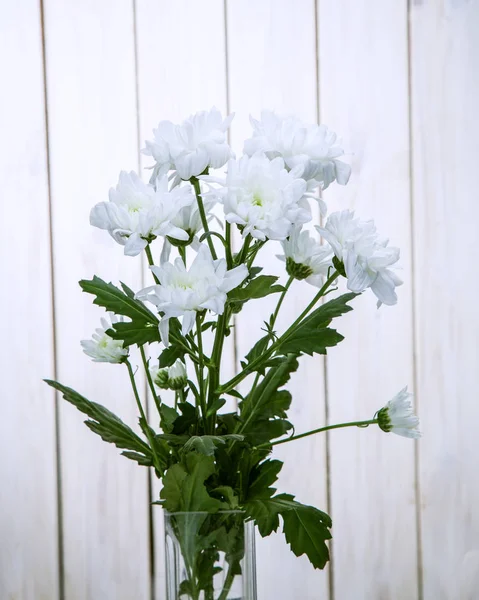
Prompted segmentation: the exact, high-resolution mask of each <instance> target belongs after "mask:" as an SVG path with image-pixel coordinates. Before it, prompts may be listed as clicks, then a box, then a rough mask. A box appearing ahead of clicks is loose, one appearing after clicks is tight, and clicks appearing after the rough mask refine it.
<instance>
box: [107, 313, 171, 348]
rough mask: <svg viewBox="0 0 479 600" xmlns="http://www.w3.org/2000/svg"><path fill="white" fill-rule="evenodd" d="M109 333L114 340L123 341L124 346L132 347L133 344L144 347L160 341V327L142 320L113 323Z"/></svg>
mask: <svg viewBox="0 0 479 600" xmlns="http://www.w3.org/2000/svg"><path fill="white" fill-rule="evenodd" d="M107 333H108V335H109V336H110V337H112V338H113V339H114V340H123V345H124V346H132V345H133V344H137V345H138V346H143V345H144V344H153V343H155V342H159V341H160V332H159V330H158V325H156V324H154V323H149V322H148V321H144V320H140V319H135V320H134V321H129V322H122V321H120V322H118V323H113V325H112V329H109V330H108V331H107Z"/></svg>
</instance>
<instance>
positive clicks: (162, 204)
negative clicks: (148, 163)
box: [90, 171, 194, 256]
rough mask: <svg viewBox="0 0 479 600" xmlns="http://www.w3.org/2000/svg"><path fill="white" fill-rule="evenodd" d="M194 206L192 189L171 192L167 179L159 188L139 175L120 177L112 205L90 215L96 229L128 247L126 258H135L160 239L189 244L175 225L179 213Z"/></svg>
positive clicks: (103, 205)
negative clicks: (164, 236)
mask: <svg viewBox="0 0 479 600" xmlns="http://www.w3.org/2000/svg"><path fill="white" fill-rule="evenodd" d="M193 202H194V196H193V194H192V192H191V188H190V187H189V186H188V187H187V186H183V187H175V188H173V189H172V190H171V191H170V192H169V191H168V181H167V178H166V176H165V177H163V178H161V179H158V180H157V181H156V185H155V186H154V185H151V184H146V183H143V181H141V179H140V178H139V177H138V175H137V174H136V173H134V172H133V171H132V172H131V173H125V172H124V171H122V172H121V173H120V179H119V182H118V185H117V186H116V188H115V189H113V188H112V189H111V190H110V201H109V202H100V203H99V204H97V205H96V206H94V207H93V209H92V211H91V213H90V223H91V224H92V225H93V226H94V227H99V228H100V229H106V230H107V231H108V232H109V233H110V235H111V236H112V237H113V239H114V240H115V241H116V242H118V243H119V244H121V245H123V246H125V254H126V255H128V256H136V255H137V254H139V253H140V252H141V251H142V250H143V249H144V248H145V247H146V246H147V244H148V242H149V241H151V240H152V239H154V238H155V237H156V236H158V235H168V236H169V237H171V238H174V239H177V240H188V237H189V236H188V233H186V232H185V231H184V230H183V229H181V228H180V227H177V226H176V225H174V224H173V222H172V221H173V219H174V218H175V217H176V216H177V215H178V213H179V211H180V210H181V209H182V208H184V207H187V206H190V205H191V204H192V203H193Z"/></svg>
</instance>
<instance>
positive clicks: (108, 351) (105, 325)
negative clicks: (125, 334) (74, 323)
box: [80, 315, 128, 364]
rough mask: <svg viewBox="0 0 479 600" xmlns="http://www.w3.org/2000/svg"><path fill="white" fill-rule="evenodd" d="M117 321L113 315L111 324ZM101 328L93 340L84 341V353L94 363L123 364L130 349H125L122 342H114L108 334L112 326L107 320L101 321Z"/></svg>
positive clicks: (96, 330) (93, 336)
mask: <svg viewBox="0 0 479 600" xmlns="http://www.w3.org/2000/svg"><path fill="white" fill-rule="evenodd" d="M115 321H116V319H115V317H114V316H113V315H111V322H112V323H114V322H115ZM101 325H102V326H101V328H98V329H95V333H94V334H93V335H92V339H91V340H82V341H81V342H80V343H81V345H82V348H83V352H84V353H85V354H86V355H87V356H89V357H90V358H92V359H93V362H108V363H114V364H115V363H121V362H124V361H125V359H126V358H127V357H128V349H127V348H124V347H123V341H122V340H114V339H113V338H112V337H110V336H109V335H108V334H107V333H106V332H107V331H108V329H111V324H110V323H109V322H108V321H107V320H106V319H103V318H102V319H101Z"/></svg>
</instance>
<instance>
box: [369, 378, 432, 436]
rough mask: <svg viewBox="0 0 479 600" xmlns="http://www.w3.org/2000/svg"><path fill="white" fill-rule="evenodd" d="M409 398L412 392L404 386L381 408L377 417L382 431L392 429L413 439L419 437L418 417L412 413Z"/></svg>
mask: <svg viewBox="0 0 479 600" xmlns="http://www.w3.org/2000/svg"><path fill="white" fill-rule="evenodd" d="M410 398H412V394H410V393H409V392H408V391H407V387H405V388H404V389H402V390H401V391H400V392H399V393H398V394H396V395H395V396H394V398H393V399H392V400H390V401H389V402H388V403H387V404H386V406H384V407H383V408H381V410H380V411H379V412H378V416H377V419H378V425H379V427H380V428H381V429H382V430H383V431H386V432H389V431H392V432H393V433H397V435H402V436H404V437H407V438H413V439H418V438H420V437H421V432H420V431H419V418H418V417H417V416H416V415H415V414H414V410H413V407H412V404H411V401H410Z"/></svg>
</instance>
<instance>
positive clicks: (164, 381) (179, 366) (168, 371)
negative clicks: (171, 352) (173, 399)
mask: <svg viewBox="0 0 479 600" xmlns="http://www.w3.org/2000/svg"><path fill="white" fill-rule="evenodd" d="M150 375H151V378H152V380H153V382H154V384H155V385H157V386H158V387H159V388H161V389H164V390H181V389H182V388H184V387H185V385H186V382H187V380H188V375H187V372H186V365H185V363H184V362H183V361H182V360H181V359H179V358H177V359H176V361H175V362H174V363H173V364H172V365H171V367H164V368H162V369H160V368H159V367H152V368H151V369H150Z"/></svg>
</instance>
